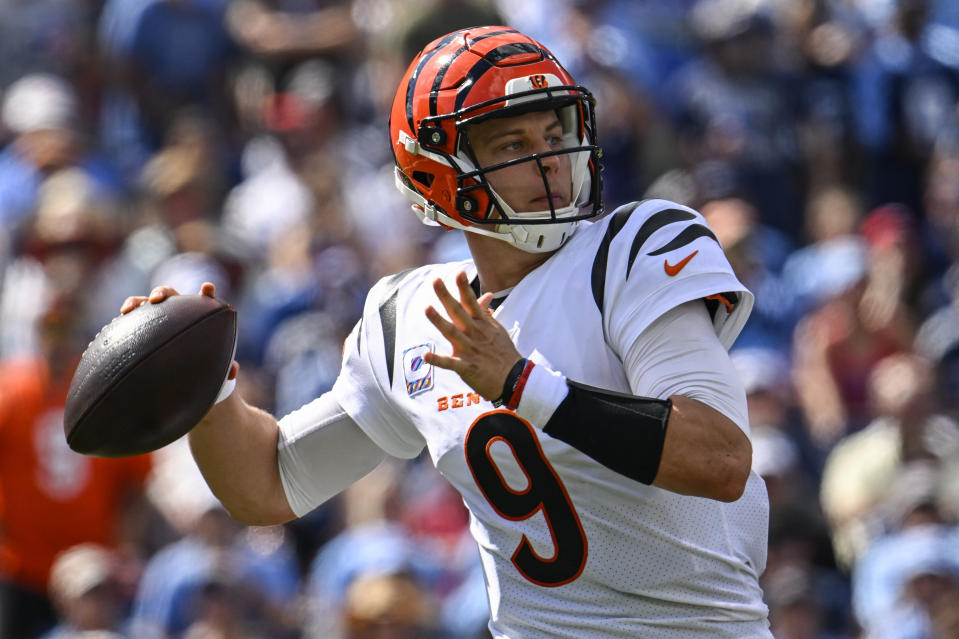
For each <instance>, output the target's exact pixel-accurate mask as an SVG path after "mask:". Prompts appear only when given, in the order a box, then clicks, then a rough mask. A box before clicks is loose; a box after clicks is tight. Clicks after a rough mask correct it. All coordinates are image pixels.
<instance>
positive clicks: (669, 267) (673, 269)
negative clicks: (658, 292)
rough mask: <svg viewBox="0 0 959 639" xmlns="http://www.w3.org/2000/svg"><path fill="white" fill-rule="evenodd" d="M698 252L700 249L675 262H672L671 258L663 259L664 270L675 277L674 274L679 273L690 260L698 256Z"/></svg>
mask: <svg viewBox="0 0 959 639" xmlns="http://www.w3.org/2000/svg"><path fill="white" fill-rule="evenodd" d="M696 253H699V251H693V252H692V253H690V254H689V255H687V256H686V257H684V258H683V259H682V260H680V261H678V262H676V263H675V264H670V263H669V260H663V270H664V271H666V275H668V276H670V277H673V276H674V275H676V274H678V273H679V272H680V271H681V270H683V268H684V267H685V266H686V265H687V264H689V260H691V259H693V258H694V257H696Z"/></svg>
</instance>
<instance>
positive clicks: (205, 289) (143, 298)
mask: <svg viewBox="0 0 959 639" xmlns="http://www.w3.org/2000/svg"><path fill="white" fill-rule="evenodd" d="M179 294H180V293H179V292H178V291H177V290H176V289H175V288H173V287H172V286H157V287H155V288H154V289H153V290H152V291H150V294H149V295H131V296H130V297H128V298H126V299H125V300H123V304H122V305H121V306H120V314H121V315H126V314H127V313H129V312H130V311H132V310H133V309H135V308H136V307H137V306H140V305H141V304H143V303H145V302H150V303H151V304H159V303H160V302H162V301H163V300H165V299H166V298H168V297H173V296H174V295H179ZM200 295H206V296H207V297H216V286H215V285H214V284H212V283H211V282H203V284H202V285H201V286H200Z"/></svg>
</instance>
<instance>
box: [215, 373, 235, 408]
mask: <svg viewBox="0 0 959 639" xmlns="http://www.w3.org/2000/svg"><path fill="white" fill-rule="evenodd" d="M234 390H236V378H235V377H234V378H233V379H225V380H223V386H220V392H219V393H217V396H216V400H214V402H213V405H214V406H216V405H217V404H219V403H220V402H222V401H223V400H224V399H226V398H227V397H229V396H230V395H232V394H233V391H234Z"/></svg>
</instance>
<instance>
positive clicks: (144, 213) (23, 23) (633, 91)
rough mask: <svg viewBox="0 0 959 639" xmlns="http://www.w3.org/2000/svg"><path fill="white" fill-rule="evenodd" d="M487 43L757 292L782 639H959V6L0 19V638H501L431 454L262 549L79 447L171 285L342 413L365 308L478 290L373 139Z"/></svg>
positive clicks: (109, 0) (589, 3) (601, 1)
mask: <svg viewBox="0 0 959 639" xmlns="http://www.w3.org/2000/svg"><path fill="white" fill-rule="evenodd" d="M494 23H501V24H502V23H505V24H510V25H512V26H515V27H516V28H518V29H520V30H522V31H524V32H526V33H528V34H530V35H531V36H533V37H535V38H537V39H539V40H540V41H542V42H544V43H545V44H547V46H549V47H550V48H551V49H552V50H553V51H554V53H556V54H557V56H558V57H559V59H560V60H562V61H563V62H565V63H566V65H567V67H568V68H569V70H570V71H571V72H572V74H573V76H574V77H576V78H577V79H578V80H579V81H580V82H581V83H582V84H584V85H585V86H587V87H588V88H590V89H591V90H592V91H593V92H594V94H595V95H596V97H597V99H598V101H599V102H598V129H599V142H600V144H601V145H602V146H603V148H604V151H605V154H604V173H603V177H604V190H605V198H606V208H607V210H608V211H611V210H612V209H613V208H615V207H616V206H618V205H619V204H623V203H625V202H628V201H631V200H634V199H640V198H648V197H665V198H668V199H672V200H675V201H678V202H681V203H684V204H689V205H691V206H694V207H696V208H698V209H699V210H701V211H702V212H703V214H704V215H705V216H706V217H707V219H708V220H709V222H710V224H711V225H712V226H713V228H714V230H715V231H716V234H717V236H718V238H719V239H720V241H721V243H722V244H723V246H724V248H725V250H726V251H727V254H728V256H729V259H730V261H731V263H732V264H733V267H734V269H735V270H736V272H737V274H738V275H739V277H740V279H741V280H742V281H743V282H744V283H745V284H746V285H747V286H748V287H749V288H750V289H751V290H752V291H753V292H754V293H755V294H756V308H755V311H754V313H753V316H752V319H751V320H750V322H749V324H748V325H747V327H746V329H745V331H744V332H743V334H742V336H741V337H740V338H739V340H738V341H737V343H736V345H735V346H734V348H733V350H732V357H733V359H734V362H735V364H736V367H737V370H739V371H740V374H741V375H742V377H743V381H744V383H745V386H746V390H747V398H748V402H749V418H750V425H751V429H752V437H753V453H754V467H755V469H756V470H757V472H759V473H760V474H761V475H762V476H763V477H764V478H765V479H766V482H767V485H768V488H769V495H770V503H771V522H770V531H769V535H770V537H769V562H768V567H767V570H766V572H765V574H764V576H763V587H764V590H765V593H766V599H767V602H768V604H769V606H770V620H771V624H772V628H773V632H774V634H775V636H776V637H777V639H854V638H861V639H951V638H956V637H959V523H957V522H959V425H957V418H959V4H956V3H955V2H952V1H951V0H642V1H634V0H524V1H523V2H511V1H509V0H502V1H495V0H489V1H485V2H484V1H480V0H475V1H470V0H0V268H2V277H0V636H2V637H3V638H4V639H21V638H30V639H34V638H36V637H43V638H44V639H53V638H55V639H67V638H72V637H81V636H82V637H100V638H108V637H136V638H138V639H139V638H145V639H153V638H156V639H175V638H176V639H178V638H184V639H220V638H227V637H229V638H250V639H255V638H277V639H300V638H302V639H311V638H324V639H325V638H331V639H373V638H379V639H386V638H434V639H441V638H442V639H479V638H481V637H488V636H489V635H488V632H487V631H486V629H485V625H486V619H487V614H488V609H487V604H486V601H485V587H484V583H483V578H482V573H481V569H480V566H479V564H478V561H479V559H478V554H477V553H476V550H475V548H474V547H473V542H472V541H471V539H470V538H469V534H468V530H467V527H468V525H469V522H468V517H467V515H466V512H465V509H464V507H463V505H462V502H461V501H460V500H459V498H458V497H457V496H456V495H455V494H454V493H453V492H452V490H451V489H450V488H448V487H447V486H446V484H445V482H444V481H443V480H442V479H441V478H440V477H439V475H438V474H437V473H436V472H435V471H434V470H433V468H432V466H431V464H430V462H429V460H428V458H425V459H418V460H414V461H413V462H409V463H407V462H404V463H399V462H397V463H385V464H384V465H383V466H381V467H380V468H379V469H378V470H377V471H375V472H374V473H373V474H371V475H370V476H369V477H367V478H366V479H364V480H363V481H362V482H360V483H358V484H356V485H355V486H354V487H352V488H351V489H349V490H348V491H346V492H345V493H343V494H342V495H340V496H338V497H336V498H334V499H333V500H332V501H330V502H329V503H327V504H325V505H324V506H322V507H321V508H319V509H318V510H316V511H315V512H313V513H312V514H310V515H309V516H307V517H305V518H303V519H301V520H298V521H296V522H293V523H290V524H288V525H285V526H277V527H268V528H245V527H241V526H239V525H238V524H237V523H236V522H234V521H233V520H232V519H230V518H229V516H228V515H227V514H226V513H225V512H224V511H223V510H222V508H220V507H219V506H218V504H217V502H216V501H215V499H214V498H213V497H212V495H211V494H210V493H209V491H208V490H207V489H206V487H205V485H204V484H203V482H202V479H201V478H200V477H199V474H198V471H196V469H195V467H194V466H193V464H192V462H191V460H190V456H189V451H188V450H187V449H186V445H185V443H184V442H183V441H179V442H176V443H175V444H172V445H170V446H168V447H166V448H164V449H162V450H160V451H158V452H157V453H154V454H153V455H150V456H144V457H136V458H128V459H97V458H88V457H83V456H80V455H77V454H75V453H73V452H71V451H70V450H69V449H68V448H67V446H66V443H65V440H64V437H63V422H62V414H63V402H64V398H65V396H66V391H67V387H68V385H69V382H70V378H71V374H72V371H73V368H74V366H75V365H76V362H77V361H78V358H79V356H80V354H81V353H82V352H83V349H84V348H85V346H86V344H87V343H88V341H89V340H90V339H91V337H92V336H93V335H94V334H95V333H96V332H97V331H98V330H99V328H100V327H101V326H103V325H104V324H106V323H107V322H109V321H110V319H111V318H112V317H113V316H115V315H116V314H117V313H118V310H119V308H120V304H121V302H122V300H123V299H124V298H125V297H126V296H128V295H134V294H145V293H146V292H147V291H149V290H150V288H151V287H152V286H154V285H157V284H160V283H163V284H169V285H172V286H174V287H175V288H177V289H178V290H180V291H181V292H188V293H192V292H196V291H197V290H198V289H199V285H200V283H202V282H203V281H211V282H214V283H215V284H216V286H217V291H218V297H220V298H222V299H225V300H227V301H229V302H230V303H232V304H233V305H234V306H235V307H236V308H237V309H238V311H239V318H240V343H239V345H238V350H237V359H238V360H239V361H240V363H241V366H242V370H243V375H242V376H241V385H242V386H241V388H242V393H243V395H244V397H245V398H246V399H247V400H248V401H250V402H251V403H253V404H256V405H258V406H261V407H263V408H265V409H268V410H271V411H273V412H274V413H275V414H277V415H283V414H286V413H288V412H289V411H291V410H293V409H295V408H297V407H298V406H300V405H301V404H303V403H305V402H307V401H309V400H310V399H312V398H314V397H316V396H317V395H319V394H321V393H322V392H324V391H325V390H327V389H328V388H329V387H330V386H331V385H332V382H333V380H334V378H335V376H336V374H337V371H338V368H339V363H340V354H341V345H342V340H343V338H344V337H345V335H346V333H347V332H348V331H349V329H350V327H351V326H352V324H353V323H354V322H355V321H356V319H357V318H358V316H359V314H360V310H361V305H362V302H363V300H364V296H365V294H366V291H367V289H368V288H369V286H370V285H371V283H373V282H375V281H376V280H377V279H378V278H380V277H382V276H384V275H386V274H390V273H393V272H396V271H398V270H401V269H404V268H408V267H410V266H415V265H418V264H423V263H427V262H435V261H450V260H454V259H461V258H463V257H466V256H467V252H466V249H465V246H464V243H463V241H462V239H461V237H460V235H459V234H458V233H442V232H440V231H434V230H432V229H427V228H426V227H423V226H421V225H419V223H418V222H417V221H416V219H415V218H414V216H413V215H412V214H411V213H410V211H409V210H408V204H405V203H404V201H402V200H401V199H400V196H399V194H398V193H396V192H395V190H394V188H393V184H392V180H393V177H392V156H391V154H390V150H389V149H390V147H389V143H388V139H387V137H388V136H387V127H386V122H387V118H388V114H389V105H390V102H391V100H392V96H393V92H394V90H395V87H396V84H397V82H398V80H399V77H400V75H401V74H402V72H403V71H404V70H405V68H406V65H407V64H408V62H409V60H411V59H412V57H413V55H414V54H415V52H416V51H418V50H419V49H420V48H421V47H422V46H423V45H425V44H426V43H427V42H429V41H430V40H432V39H434V38H435V37H437V36H439V35H441V34H444V33H446V32H448V31H451V30H453V29H456V28H460V27H465V26H470V25H473V24H494ZM547 294H548V293H547ZM570 347H571V348H574V346H573V345H570Z"/></svg>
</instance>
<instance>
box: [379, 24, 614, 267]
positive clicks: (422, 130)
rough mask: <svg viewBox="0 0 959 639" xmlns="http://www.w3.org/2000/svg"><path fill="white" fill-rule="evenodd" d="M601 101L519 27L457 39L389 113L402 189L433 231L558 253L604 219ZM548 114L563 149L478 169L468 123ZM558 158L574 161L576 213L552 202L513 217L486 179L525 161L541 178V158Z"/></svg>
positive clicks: (430, 54) (412, 74)
mask: <svg viewBox="0 0 959 639" xmlns="http://www.w3.org/2000/svg"><path fill="white" fill-rule="evenodd" d="M593 103H594V99H593V97H592V94H590V92H589V91H587V90H586V89H585V88H583V87H581V86H578V85H576V84H575V82H574V81H573V79H572V77H571V76H570V75H569V73H568V72H567V71H566V69H564V68H563V66H562V65H561V64H560V63H559V62H558V61H557V60H556V58H555V57H553V54H552V53H550V52H549V50H547V49H546V47H544V46H543V45H541V44H540V43H538V42H536V41H535V40H533V39H532V38H529V37H527V36H525V35H523V34H522V33H520V32H518V31H516V30H515V29H511V28H509V27H497V26H486V27H475V28H471V29H463V30H461V31H456V32H454V33H450V34H448V35H446V36H444V37H442V38H439V39H437V40H435V41H433V42H432V43H430V44H429V45H427V46H426V47H425V48H424V49H423V51H421V52H420V54H419V55H418V56H417V57H416V58H415V59H414V60H413V62H412V63H411V64H410V66H409V69H407V71H406V74H405V75H404V76H403V79H402V81H401V82H400V85H399V88H398V89H397V91H396V97H395V98H394V100H393V109H392V113H391V114H390V141H391V144H392V149H393V155H394V158H395V160H396V169H395V176H396V186H397V188H398V189H399V190H400V192H402V193H403V194H404V195H405V196H406V197H407V198H408V199H409V200H410V201H411V202H412V203H413V211H414V212H415V213H416V215H417V216H418V217H419V218H420V219H421V220H422V221H423V222H424V223H426V224H434V225H435V224H439V225H442V226H444V227H447V228H459V229H464V230H466V231H470V232H474V233H481V234H484V235H490V236H493V237H498V238H500V239H503V240H505V241H507V242H510V243H511V244H513V245H515V246H517V247H519V248H521V249H523V250H526V251H530V252H546V251H552V250H555V249H556V248H559V247H560V246H562V244H563V243H564V242H565V241H566V239H567V238H569V236H570V234H571V233H572V231H573V227H574V226H575V225H576V223H577V222H578V221H579V220H583V219H586V218H591V217H595V216H598V215H600V214H601V213H602V200H601V192H602V186H601V180H600V167H599V158H600V157H601V154H602V152H601V150H600V148H599V147H598V146H597V145H596V126H595V118H594V114H593ZM547 109H552V110H554V111H555V112H556V113H557V116H558V117H559V120H560V123H561V124H562V129H563V136H562V139H563V141H562V144H561V148H558V149H555V150H551V151H547V152H544V153H534V154H530V155H526V156H523V157H521V158H518V159H513V160H510V161H509V162H504V163H500V164H496V165H494V166H486V167H483V166H479V165H478V162H477V160H476V156H475V154H474V153H473V151H472V149H471V147H470V143H469V140H468V138H467V136H466V135H465V134H464V130H465V127H466V126H467V125H469V124H472V123H477V122H480V121H483V120H486V119H489V118H496V117H510V116H516V115H521V114H523V113H528V112H530V111H539V110H547ZM559 154H569V155H570V159H571V162H570V165H571V170H572V176H571V177H572V180H571V182H572V194H571V198H570V199H569V200H568V201H569V204H568V205H567V206H564V207H556V206H554V204H553V199H552V198H548V200H549V202H550V208H549V210H543V211H514V210H513V209H512V208H511V207H510V206H509V205H508V204H507V203H506V202H505V201H504V200H503V198H502V197H500V195H499V194H497V193H496V191H495V189H493V188H492V186H491V185H490V183H489V181H488V179H487V173H489V172H491V171H495V170H497V169H502V168H504V167H505V166H511V165H513V164H516V163H519V162H535V163H537V166H538V167H539V168H540V171H542V170H543V169H542V162H541V161H542V158H545V157H549V156H553V155H559ZM544 184H547V180H546V178H545V176H544ZM547 189H548V184H547ZM564 201H566V200H565V198H564Z"/></svg>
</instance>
